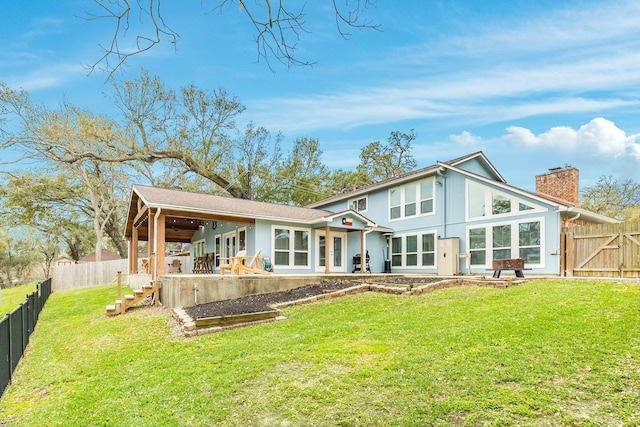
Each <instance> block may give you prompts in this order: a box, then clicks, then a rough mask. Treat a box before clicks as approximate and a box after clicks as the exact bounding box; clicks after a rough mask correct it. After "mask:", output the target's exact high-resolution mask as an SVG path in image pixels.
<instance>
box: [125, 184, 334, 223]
mask: <svg viewBox="0 0 640 427" xmlns="http://www.w3.org/2000/svg"><path fill="white" fill-rule="evenodd" d="M133 191H134V192H136V193H137V194H138V195H139V196H140V198H141V199H142V200H143V201H144V202H145V204H146V205H147V206H149V207H152V208H153V207H159V208H169V209H177V210H189V211H198V212H204V213H215V214H220V215H232V216H240V217H248V218H262V219H280V220H288V221H295V222H313V221H317V220H320V219H322V218H323V217H325V216H329V215H332V214H333V212H330V211H326V210H322V209H310V208H301V207H297V206H288V205H278V204H274V203H265V202H257V201H254V200H245V199H236V198H233V197H224V196H214V195H211V194H200V193H190V192H186V191H180V190H169V189H166V188H157V187H148V186H144V185H134V186H133Z"/></svg>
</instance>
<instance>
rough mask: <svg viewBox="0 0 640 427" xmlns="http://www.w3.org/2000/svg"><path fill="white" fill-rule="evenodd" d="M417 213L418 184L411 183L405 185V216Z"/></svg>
mask: <svg viewBox="0 0 640 427" xmlns="http://www.w3.org/2000/svg"><path fill="white" fill-rule="evenodd" d="M415 214H416V185H415V184H411V185H407V186H406V187H404V216H413V215H415Z"/></svg>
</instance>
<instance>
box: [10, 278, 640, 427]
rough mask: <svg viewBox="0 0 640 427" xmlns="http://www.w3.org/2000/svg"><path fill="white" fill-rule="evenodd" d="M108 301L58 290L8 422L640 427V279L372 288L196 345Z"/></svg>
mask: <svg viewBox="0 0 640 427" xmlns="http://www.w3.org/2000/svg"><path fill="white" fill-rule="evenodd" d="M114 295H115V287H114V286H106V287H100V288H93V289H87V290H80V291H74V292H64V293H54V294H53V295H52V296H51V297H50V299H49V302H48V303H47V306H46V307H45V309H44V311H43V312H42V314H41V316H40V321H39V325H38V327H37V328H36V331H35V333H34V334H33V335H32V338H31V344H30V347H29V349H28V352H27V355H26V356H25V358H24V359H23V362H22V363H21V365H20V367H19V369H18V370H17V372H16V377H15V382H14V384H12V385H11V386H10V387H9V389H8V391H7V393H6V395H5V397H4V398H3V400H2V401H1V402H0V420H2V421H0V425H2V423H3V422H4V423H5V425H6V426H32V425H47V426H57V425H64V426H85V425H92V426H111V425H136V426H138V427H142V426H292V425H316V426H356V425H358V426H361V425H367V426H369V425H384V426H412V425H415V426H424V425H436V426H448V425H467V426H510V425H522V426H541V425H542V426H545V425H546V426H600V425H627V426H631V425H638V424H640V417H639V416H638V397H639V389H638V384H640V375H639V368H640V363H639V360H638V354H639V350H640V334H639V326H638V325H640V287H639V286H638V284H632V283H598V282H581V281H560V280H556V281H535V282H531V283H529V284H526V285H523V286H519V287H512V288H508V289H490V288H478V287H462V288H455V289H448V290H442V291H438V292H435V293H432V294H427V295H422V296H393V295H386V294H376V293H366V294H360V295H356V296H349V297H345V298H340V299H337V300H333V301H330V302H325V303H317V304H312V305H305V306H296V307H293V308H290V309H287V310H286V314H287V317H288V319H287V320H286V321H282V322H275V323H270V324H265V325H260V326H254V327H249V328H243V329H235V330H230V331H227V332H224V333H219V334H213V335H208V336H202V337H198V338H194V339H189V340H186V339H183V338H180V337H177V336H176V335H174V334H173V333H172V332H171V327H170V322H169V321H168V317H169V316H168V314H167V313H166V312H165V311H164V310H160V309H137V310H133V311H131V312H129V313H127V314H126V315H124V316H118V317H114V318H107V317H106V316H105V314H104V307H105V304H107V303H109V302H110V301H111V300H113V299H114Z"/></svg>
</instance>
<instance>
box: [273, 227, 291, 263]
mask: <svg viewBox="0 0 640 427" xmlns="http://www.w3.org/2000/svg"><path fill="white" fill-rule="evenodd" d="M274 238H275V244H274V245H273V247H274V248H275V259H274V264H275V265H289V230H285V229H282V228H276V229H275V231H274Z"/></svg>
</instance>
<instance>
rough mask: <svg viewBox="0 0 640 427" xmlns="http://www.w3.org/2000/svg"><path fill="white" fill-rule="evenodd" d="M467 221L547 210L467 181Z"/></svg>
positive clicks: (505, 193)
mask: <svg viewBox="0 0 640 427" xmlns="http://www.w3.org/2000/svg"><path fill="white" fill-rule="evenodd" d="M466 201H467V206H466V208H467V219H469V220H474V219H483V218H487V217H497V216H503V217H505V216H510V215H518V214H520V213H521V212H524V211H529V212H531V211H538V212H542V211H545V210H546V209H545V208H543V207H541V206H538V205H536V204H534V203H532V202H530V201H526V200H524V199H521V198H519V197H517V196H516V195H515V194H508V193H507V192H502V191H499V190H498V189H495V188H491V187H487V186H485V185H482V184H480V183H478V182H474V181H471V180H467V197H466Z"/></svg>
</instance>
